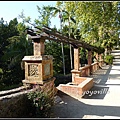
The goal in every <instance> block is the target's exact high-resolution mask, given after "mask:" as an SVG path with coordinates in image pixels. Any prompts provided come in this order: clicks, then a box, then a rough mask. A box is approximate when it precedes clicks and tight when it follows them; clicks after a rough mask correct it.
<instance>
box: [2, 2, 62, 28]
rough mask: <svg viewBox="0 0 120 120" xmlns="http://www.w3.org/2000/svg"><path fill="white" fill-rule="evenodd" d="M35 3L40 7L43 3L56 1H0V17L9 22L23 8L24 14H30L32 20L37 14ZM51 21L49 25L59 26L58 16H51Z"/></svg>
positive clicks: (52, 4) (53, 3)
mask: <svg viewBox="0 0 120 120" xmlns="http://www.w3.org/2000/svg"><path fill="white" fill-rule="evenodd" d="M37 5H38V6H39V7H42V6H43V5H44V6H47V5H51V6H55V5H56V1H0V19H1V18H3V19H4V20H5V21H7V22H8V23H9V21H10V20H13V19H14V18H16V17H17V19H18V15H20V14H21V12H22V11H23V10H24V14H25V16H26V17H27V16H30V17H31V20H32V21H33V20H34V19H35V18H36V19H37V18H38V16H39V13H38V11H37ZM21 20H22V19H18V21H19V22H20V21H21ZM51 22H52V23H51V24H52V25H51V27H53V26H54V25H56V27H57V28H60V24H59V17H56V18H52V21H51Z"/></svg>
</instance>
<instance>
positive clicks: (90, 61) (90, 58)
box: [88, 51, 92, 65]
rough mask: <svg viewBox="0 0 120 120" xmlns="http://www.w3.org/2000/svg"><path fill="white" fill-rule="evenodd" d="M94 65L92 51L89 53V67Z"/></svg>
mask: <svg viewBox="0 0 120 120" xmlns="http://www.w3.org/2000/svg"><path fill="white" fill-rule="evenodd" d="M91 64H92V51H88V65H91Z"/></svg>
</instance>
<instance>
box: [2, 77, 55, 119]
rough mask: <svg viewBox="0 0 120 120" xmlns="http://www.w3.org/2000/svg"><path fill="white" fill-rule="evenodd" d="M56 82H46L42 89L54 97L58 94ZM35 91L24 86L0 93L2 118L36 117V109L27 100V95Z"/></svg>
mask: <svg viewBox="0 0 120 120" xmlns="http://www.w3.org/2000/svg"><path fill="white" fill-rule="evenodd" d="M54 80H55V78H54V79H53V80H52V81H49V82H46V83H45V84H44V85H43V86H40V87H41V89H42V90H43V91H44V92H45V93H47V94H48V95H50V97H54V95H55V94H56V93H57V89H56V87H54ZM33 90H35V89H29V88H27V89H26V88H25V87H24V86H22V87H19V88H16V89H12V90H7V91H1V92H0V118H31V117H35V107H33V106H32V104H33V103H31V101H30V100H29V99H28V98H27V93H29V92H31V91H33Z"/></svg>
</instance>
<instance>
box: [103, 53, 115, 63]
mask: <svg viewBox="0 0 120 120" xmlns="http://www.w3.org/2000/svg"><path fill="white" fill-rule="evenodd" d="M113 59H114V56H113V55H106V56H105V58H104V61H105V62H106V64H109V65H111V64H112V63H113Z"/></svg>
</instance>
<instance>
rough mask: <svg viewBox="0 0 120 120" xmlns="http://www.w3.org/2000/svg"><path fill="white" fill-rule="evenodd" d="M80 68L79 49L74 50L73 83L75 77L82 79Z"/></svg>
mask: <svg viewBox="0 0 120 120" xmlns="http://www.w3.org/2000/svg"><path fill="white" fill-rule="evenodd" d="M79 67H80V59H79V48H74V69H73V70H71V72H72V81H73V82H74V80H75V77H80V74H81V71H80V70H79Z"/></svg>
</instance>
